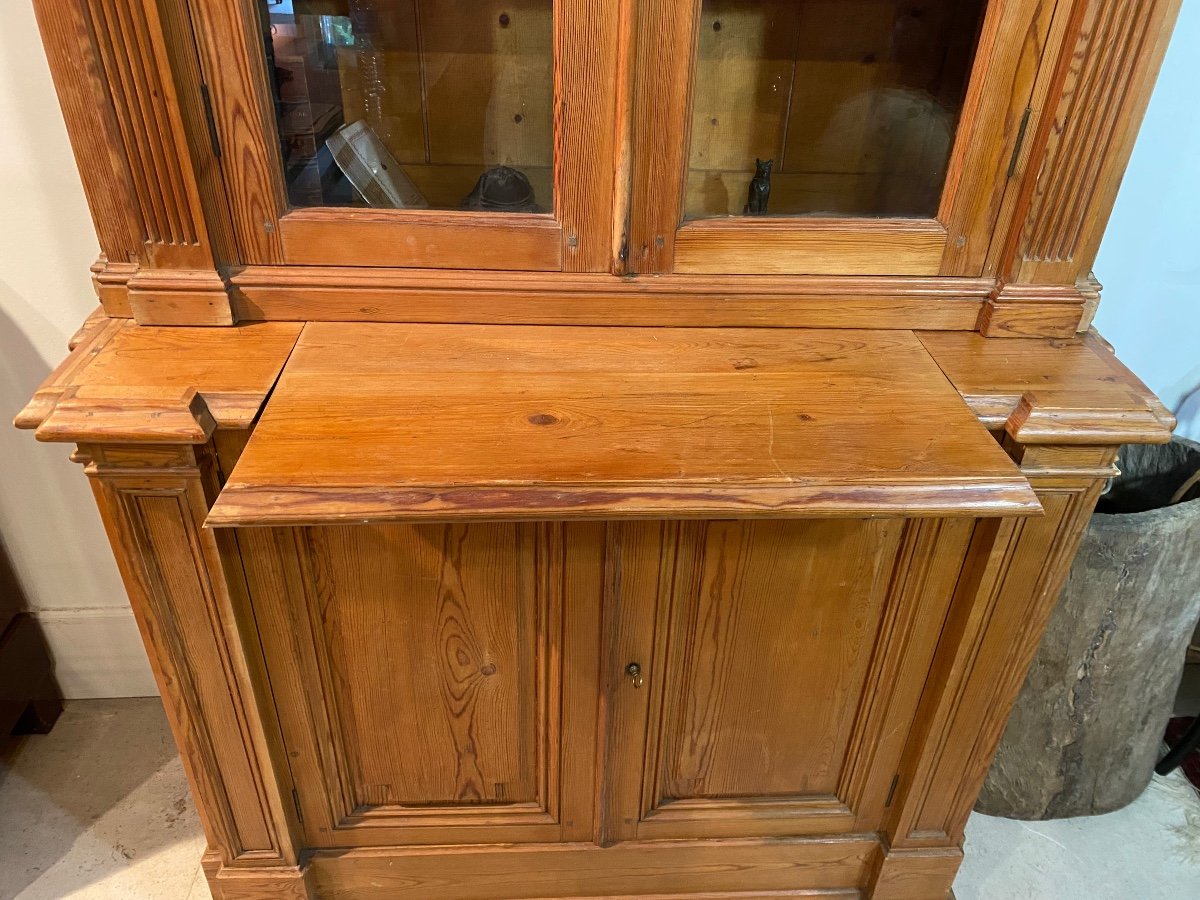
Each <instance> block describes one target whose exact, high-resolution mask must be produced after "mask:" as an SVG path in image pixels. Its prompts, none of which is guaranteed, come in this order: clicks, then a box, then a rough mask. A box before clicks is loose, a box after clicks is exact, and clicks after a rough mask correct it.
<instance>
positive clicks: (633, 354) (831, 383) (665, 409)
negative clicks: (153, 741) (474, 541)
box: [209, 323, 1036, 525]
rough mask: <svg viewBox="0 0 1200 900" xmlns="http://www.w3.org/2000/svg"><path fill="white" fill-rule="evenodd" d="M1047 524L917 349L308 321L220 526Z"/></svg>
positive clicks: (722, 333)
mask: <svg viewBox="0 0 1200 900" xmlns="http://www.w3.org/2000/svg"><path fill="white" fill-rule="evenodd" d="M1035 510H1036V504H1034V503H1033V501H1032V496H1031V494H1030V493H1029V489H1028V487H1027V486H1026V485H1025V483H1024V480H1023V479H1022V478H1021V477H1020V476H1019V475H1018V474H1017V473H1016V470H1015V468H1014V466H1013V465H1012V463H1011V461H1010V460H1008V459H1007V457H1006V456H1005V455H1004V453H1003V452H1002V451H1001V450H1000V448H999V447H997V446H996V444H995V442H994V441H992V439H991V438H990V437H989V436H988V435H987V433H986V432H985V431H984V430H983V429H981V428H980V427H979V426H978V423H977V422H976V421H975V418H974V417H973V416H972V415H971V413H970V411H969V410H968V409H967V407H966V406H965V405H964V404H963V402H962V400H961V398H960V397H959V396H958V395H957V394H956V393H955V392H954V390H953V389H952V388H951V386H950V385H949V383H948V382H947V381H946V380H945V377H944V376H943V375H942V374H941V372H940V371H938V369H937V367H936V366H935V365H934V363H933V361H932V360H931V359H930V358H929V356H928V354H927V353H926V352H925V350H924V349H923V348H922V347H921V345H920V343H919V342H918V341H917V340H916V338H915V337H914V336H913V335H912V333H911V332H865V331H864V332H855V331H847V332H839V331H786V330H771V331H742V330H736V329H703V330H691V329H672V330H667V331H662V332H660V331H659V330H656V329H632V328H629V329H626V328H622V329H601V328H597V329H593V328H538V327H511V326H510V327H493V326H438V325H410V326H402V325H351V324H318V323H312V324H310V325H308V326H306V327H305V332H304V334H303V335H302V336H301V339H300V341H299V343H298V345H297V349H296V351H295V353H294V354H293V356H292V359H291V361H290V363H289V365H288V367H287V369H286V370H285V372H284V374H283V376H282V378H281V379H280V382H279V385H278V386H277V388H276V390H275V393H274V395H273V398H272V401H271V403H270V404H269V406H268V409H267V411H266V413H265V414H264V416H263V418H262V420H261V422H260V423H259V425H258V427H257V429H256V432H255V434H254V437H253V438H252V439H251V441H250V445H249V447H248V448H247V450H246V453H245V454H244V455H243V457H242V459H241V461H240V462H239V463H238V466H237V468H236V469H235V470H234V473H233V475H232V476H231V478H230V481H229V483H228V484H227V485H226V487H225V490H224V491H223V493H222V496H221V498H220V499H219V500H218V502H217V504H216V506H215V507H214V509H213V511H212V514H211V516H210V519H209V521H210V524H213V525H252V524H277V525H278V524H302V523H314V522H336V521H350V520H384V519H421V518H425V519H428V518H437V517H448V516H449V517H455V518H459V517H461V518H480V519H484V518H486V519H498V518H499V519H505V518H529V517H534V518H548V517H554V518H558V517H562V518H574V517H608V518H613V517H616V518H622V517H639V516H659V515H664V514H667V515H672V516H683V517H697V516H712V515H720V514H724V513H735V514H737V515H746V516H790V515H867V514H873V513H885V512H893V513H903V514H906V515H932V514H950V515H1002V514H1020V513H1026V512H1033V511H1035Z"/></svg>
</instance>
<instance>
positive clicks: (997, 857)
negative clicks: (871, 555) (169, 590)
mask: <svg viewBox="0 0 1200 900" xmlns="http://www.w3.org/2000/svg"><path fill="white" fill-rule="evenodd" d="M203 847H204V839H203V837H202V836H201V833H200V823H199V821H198V820H197V818H196V812H195V810H194V809H193V807H192V804H191V800H190V799H189V797H188V791H187V783H186V781H185V779H184V776H183V769H182V767H181V766H180V763H179V758H178V756H176V754H175V750H174V747H173V745H172V743H171V738H170V735H169V734H168V732H167V727H166V723H165V721H164V719H163V714H162V708H161V706H160V705H159V702H158V700H152V699H151V700H90V701H85V702H79V703H71V704H68V705H67V708H66V711H65V712H64V713H63V716H62V718H61V719H60V720H59V722H58V724H57V725H56V726H55V728H54V731H53V732H52V733H51V734H49V735H46V736H39V737H28V738H23V739H20V740H19V741H17V742H15V743H11V744H9V745H8V746H7V747H6V749H5V750H4V751H3V752H0V900H9V898H20V900H51V898H53V900H60V898H86V900H210V898H209V893H208V888H207V886H206V885H205V883H204V879H203V877H202V876H201V875H200V872H199V868H198V862H199V859H200V854H201V851H202V850H203ZM955 892H956V894H957V896H958V900H1076V898H1078V900H1175V898H1189V897H1191V898H1196V897H1200V797H1197V795H1196V793H1195V792H1194V791H1193V790H1192V789H1191V787H1190V785H1188V783H1187V782H1186V781H1184V780H1183V779H1182V778H1181V777H1179V776H1178V775H1176V776H1172V777H1171V778H1168V779H1156V780H1155V782H1154V783H1153V784H1152V785H1151V788H1150V789H1149V790H1147V791H1146V793H1145V794H1144V795H1143V796H1142V797H1141V798H1140V799H1139V800H1138V801H1137V802H1136V803H1134V804H1133V805H1132V806H1130V807H1128V808H1127V809H1124V810H1121V811H1120V812H1117V813H1113V814H1111V815H1108V816H1098V817H1095V818H1091V819H1067V820H1063V821H1059V822H1036V823H1031V822H1011V821H1008V820H1005V819H993V818H988V817H986V816H978V815H976V816H973V817H972V819H971V823H970V826H969V827H968V830H967V861H966V863H965V864H964V865H963V868H962V871H961V873H960V875H959V878H958V881H957V882H956V883H955Z"/></svg>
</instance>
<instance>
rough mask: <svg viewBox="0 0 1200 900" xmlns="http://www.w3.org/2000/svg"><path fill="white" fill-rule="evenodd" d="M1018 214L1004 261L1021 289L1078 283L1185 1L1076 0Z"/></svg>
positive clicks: (1112, 199)
mask: <svg viewBox="0 0 1200 900" xmlns="http://www.w3.org/2000/svg"><path fill="white" fill-rule="evenodd" d="M1077 3H1078V6H1077V7H1076V10H1077V11H1076V13H1075V15H1076V17H1077V24H1076V26H1075V27H1074V28H1073V29H1072V31H1071V33H1070V34H1068V36H1067V38H1068V41H1067V44H1066V46H1065V47H1064V49H1063V52H1062V54H1061V59H1060V61H1059V63H1058V66H1059V69H1058V76H1057V79H1058V83H1059V84H1061V90H1060V91H1059V92H1058V94H1057V95H1055V96H1053V97H1052V99H1053V101H1054V103H1055V106H1054V108H1053V111H1052V113H1051V112H1049V111H1048V112H1047V114H1046V115H1044V116H1043V121H1042V124H1041V127H1040V129H1039V134H1038V136H1037V139H1036V142H1035V146H1036V148H1037V149H1038V151H1039V153H1040V154H1041V155H1040V156H1039V157H1038V158H1037V160H1036V161H1031V164H1030V169H1029V171H1030V172H1031V173H1033V172H1036V173H1037V177H1036V180H1035V181H1032V182H1030V183H1029V184H1027V186H1026V189H1025V196H1024V197H1023V198H1022V203H1021V205H1020V206H1019V207H1018V209H1017V216H1018V217H1019V221H1020V222H1022V223H1023V226H1022V228H1021V231H1020V232H1019V239H1018V240H1017V241H1016V242H1015V243H1014V244H1013V246H1012V247H1011V249H1010V250H1009V253H1008V257H1007V259H1005V260H1002V261H1001V265H1002V266H1003V267H1004V269H1005V270H1006V271H1005V274H1006V275H1007V277H1008V278H1009V280H1011V281H1013V282H1017V283H1029V284H1039V283H1041V284H1056V285H1067V286H1074V285H1075V283H1076V282H1077V281H1078V280H1079V279H1081V278H1084V277H1086V276H1087V274H1088V272H1089V271H1090V269H1091V265H1092V262H1093V261H1094V259H1095V254H1096V251H1097V249H1098V248H1099V245H1100V239H1101V237H1102V235H1103V233H1104V228H1105V226H1106V225H1107V222H1108V216H1109V214H1110V213H1111V211H1112V206H1113V204H1114V202H1115V201H1116V195H1117V190H1118V188H1119V187H1120V181H1121V175H1122V173H1123V172H1124V169H1125V165H1126V164H1127V162H1128V160H1129V155H1130V153H1132V151H1133V142H1134V139H1135V137H1136V135H1137V130H1138V127H1139V126H1140V124H1141V120H1142V116H1143V115H1144V113H1145V109H1146V105H1147V104H1148V103H1149V99H1150V93H1151V89H1152V87H1153V82H1154V78H1155V76H1156V75H1157V72H1158V68H1159V66H1160V65H1161V63H1162V57H1163V55H1164V53H1165V51H1166V46H1167V42H1168V40H1169V37H1170V31H1171V26H1172V25H1173V24H1174V21H1175V17H1176V15H1177V14H1178V11H1179V5H1180V0H1113V2H1108V0H1104V2H1101V0H1077Z"/></svg>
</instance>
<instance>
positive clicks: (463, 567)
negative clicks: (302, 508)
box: [237, 523, 605, 847]
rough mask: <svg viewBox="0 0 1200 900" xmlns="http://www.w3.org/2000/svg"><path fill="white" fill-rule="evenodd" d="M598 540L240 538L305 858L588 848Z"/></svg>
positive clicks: (535, 534) (485, 527)
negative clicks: (477, 848) (478, 847)
mask: <svg viewBox="0 0 1200 900" xmlns="http://www.w3.org/2000/svg"><path fill="white" fill-rule="evenodd" d="M604 534H605V529H604V526H603V525H599V524H597V525H593V524H586V523H583V524H572V525H565V524H561V523H526V524H458V525H380V526H372V525H347V526H323V527H313V528H294V529H244V530H241V531H239V532H238V533H237V539H238V542H239V545H240V548H241V552H242V555H243V559H244V562H245V568H246V575H247V584H248V587H249V592H250V596H251V609H252V612H253V615H254V618H255V625H256V627H257V631H258V634H259V636H260V639H261V641H262V646H263V650H264V656H265V659H266V663H267V670H268V671H267V677H268V679H269V685H270V690H271V693H272V695H273V698H274V702H275V706H276V708H277V710H278V715H279V718H280V722H281V726H282V731H283V737H284V742H285V745H286V751H287V757H288V761H289V764H290V766H291V769H292V775H293V778H294V780H295V784H296V791H297V800H298V806H299V809H300V812H301V814H302V817H303V827H304V829H305V831H306V835H307V839H308V841H309V843H310V845H311V846H314V847H353V846H365V845H381V844H390V845H403V844H446V843H454V844H465V843H514V842H526V841H530V842H546V841H578V840H591V839H592V838H593V835H594V827H595V783H596V782H595V771H596V770H595V759H596V747H597V746H598V739H597V732H596V728H597V724H596V723H597V716H596V710H597V701H598V698H599V688H598V675H599V662H600V638H599V636H600V628H601V621H600V619H601V617H600V605H601V598H602V590H603V572H604V564H603V552H604Z"/></svg>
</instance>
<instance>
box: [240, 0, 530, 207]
mask: <svg viewBox="0 0 1200 900" xmlns="http://www.w3.org/2000/svg"><path fill="white" fill-rule="evenodd" d="M259 2H260V3H261V4H262V8H263V21H264V23H265V25H267V26H269V34H268V35H266V36H265V43H266V49H267V60H268V68H269V70H270V72H271V74H272V81H273V84H272V88H273V91H274V97H275V106H276V114H277V118H278V121H279V138H280V145H281V148H282V151H283V159H284V167H285V170H286V179H287V188H288V197H289V199H290V201H291V203H292V205H293V206H374V207H382V208H405V209H473V210H495V211H505V212H550V211H552V210H553V207H554V197H553V176H552V167H553V154H554V133H553V106H554V75H553V39H554V34H553V27H554V26H553V0H502V2H501V0H259Z"/></svg>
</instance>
